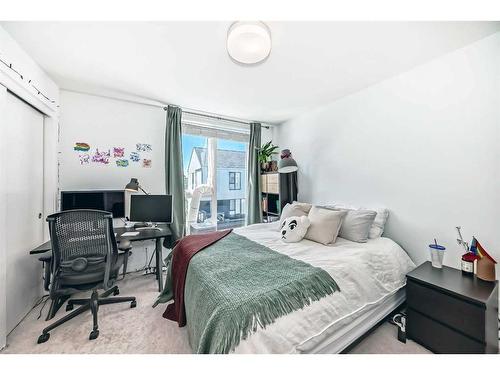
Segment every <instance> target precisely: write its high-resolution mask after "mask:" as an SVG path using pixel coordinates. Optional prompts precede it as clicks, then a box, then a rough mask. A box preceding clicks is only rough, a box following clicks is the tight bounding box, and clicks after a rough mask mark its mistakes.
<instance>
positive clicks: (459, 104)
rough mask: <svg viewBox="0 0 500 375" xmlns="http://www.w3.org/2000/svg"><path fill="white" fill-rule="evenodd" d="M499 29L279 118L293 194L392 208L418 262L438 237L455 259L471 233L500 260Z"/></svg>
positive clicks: (396, 227) (453, 262)
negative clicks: (294, 172)
mask: <svg viewBox="0 0 500 375" xmlns="http://www.w3.org/2000/svg"><path fill="white" fill-rule="evenodd" d="M499 93H500V33H496V34H494V35H492V36H490V37H487V38H485V39H483V40H480V41H478V42H476V43H474V44H471V45H469V46H467V47H465V48H462V49H459V50H457V51H454V52H452V53H450V54H448V55H445V56H444V57H441V58H439V59H436V60H434V61H432V62H430V63H427V64H425V65H422V66H420V67H418V68H416V69H413V70H411V71H409V72H406V73H404V74H401V75H400V76H397V77H395V78H392V79H389V80H387V81H384V82H382V83H380V84H377V85H375V86H372V87H371V88H368V89H365V90H363V91H360V92H358V93H356V94H353V95H350V96H348V97H345V98H343V99H340V100H338V101H335V102H333V103H331V104H329V105H328V106H325V107H322V108H318V109H316V110H314V111H311V112H308V113H304V114H303V115H302V116H300V117H298V118H295V119H292V120H291V121H288V122H286V123H285V124H283V125H280V126H277V127H276V128H277V133H278V139H277V143H278V144H279V145H280V147H281V148H285V147H287V148H290V149H291V150H292V153H293V155H294V157H295V159H296V160H297V162H298V164H299V168H300V169H299V199H300V200H303V201H311V202H314V203H332V202H345V203H352V204H357V205H366V206H370V205H375V206H385V207H387V208H389V209H390V210H391V215H390V218H389V222H388V225H387V230H386V235H387V236H388V237H391V238H393V239H394V240H395V241H396V242H398V243H399V244H401V245H402V246H403V247H404V248H405V249H406V250H407V251H408V252H409V254H410V255H411V257H412V258H413V259H414V260H415V261H416V262H417V263H420V262H423V261H425V260H426V259H427V258H428V251H427V245H428V244H429V243H431V242H432V240H433V238H434V237H436V238H437V239H438V241H439V242H440V243H442V244H443V245H445V246H446V248H447V253H446V255H445V264H448V265H450V266H453V267H459V259H460V256H461V254H462V253H463V249H462V248H460V247H459V246H458V245H457V244H456V241H455V238H456V231H455V226H457V225H461V226H462V229H463V234H464V238H465V239H467V240H469V239H470V238H471V236H472V235H475V236H476V237H477V238H478V239H479V241H480V242H481V243H482V244H483V245H484V247H485V248H486V249H487V250H488V251H489V253H490V254H491V255H492V256H494V257H496V259H497V260H499V261H500V236H499V235H498V224H499V223H500V210H499V208H500V194H499V192H500V147H499V144H500V97H499Z"/></svg>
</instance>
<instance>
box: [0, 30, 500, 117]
mask: <svg viewBox="0 0 500 375" xmlns="http://www.w3.org/2000/svg"><path fill="white" fill-rule="evenodd" d="M267 24H268V26H269V28H270V29H271V33H272V39H273V48H272V51H271V55H270V56H269V58H268V59H267V60H266V61H265V62H264V63H263V64H261V65H258V66H240V65H236V64H235V63H233V62H232V61H231V59H230V58H229V57H228V55H227V52H226V47H225V42H226V34H227V29H228V27H229V25H230V22H147V23H140V22H85V23H81V22H80V23H79V22H3V23H1V25H2V26H3V27H4V28H5V29H6V30H7V31H8V32H9V33H10V34H11V35H12V36H13V37H14V39H16V40H17V41H18V42H19V44H20V45H21V46H22V47H23V48H24V49H25V50H26V51H27V52H28V54H30V55H31V56H32V57H33V58H34V59H35V60H36V61H37V62H38V63H39V64H40V65H41V66H42V67H43V68H44V69H45V70H46V71H47V73H48V74H49V75H50V76H52V78H53V79H54V80H55V81H56V82H57V83H58V84H59V85H60V87H61V88H65V89H70V90H77V91H87V92H100V91H108V92H109V91H116V92H120V93H124V94H132V95H137V96H140V97H144V98H150V99H154V100H158V101H161V102H166V103H173V104H177V105H181V106H184V107H188V108H193V109H198V110H204V111H208V112H213V113H218V114H222V115H226V116H234V117H238V118H244V119H252V120H260V121H266V122H282V121H284V120H286V119H288V118H291V117H294V116H296V115H298V114H299V113H300V112H301V111H303V110H306V109H310V108H313V107H316V106H319V105H322V104H326V103H328V102H330V101H333V100H335V99H338V98H340V97H342V96H345V95H348V94H351V93H353V92H356V91H358V90H361V89H363V88H365V87H367V86H370V85H372V84H374V83H376V82H379V81H382V80H384V79H387V78H389V77H392V76H395V75H397V74H399V73H401V72H404V71H407V70H409V69H411V68H413V67H415V66H417V65H420V64H422V63H424V62H427V61H429V60H431V59H433V58H435V57H437V56H440V55H443V54H445V53H447V52H450V51H453V50H455V49H457V48H460V47H462V46H465V45H467V44H470V43H472V42H474V41H476V40H478V39H481V38H484V37H486V36H488V35H490V34H492V33H494V32H496V31H499V30H500V23H499V22H267Z"/></svg>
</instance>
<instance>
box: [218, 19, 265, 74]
mask: <svg viewBox="0 0 500 375" xmlns="http://www.w3.org/2000/svg"><path fill="white" fill-rule="evenodd" d="M227 52H228V53H229V56H230V57H231V58H232V59H233V61H235V62H237V63H241V64H245V65H251V64H257V63H260V62H262V61H264V60H265V59H266V58H267V57H268V56H269V54H270V53H271V32H270V30H269V28H268V27H267V25H266V24H265V23H263V22H235V23H233V24H232V25H231V27H230V28H229V31H228V32H227Z"/></svg>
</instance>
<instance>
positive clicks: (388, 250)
mask: <svg viewBox="0 0 500 375" xmlns="http://www.w3.org/2000/svg"><path fill="white" fill-rule="evenodd" d="M278 225H279V224H278V223H272V224H256V225H251V226H247V227H243V228H238V229H235V231H234V232H235V233H237V234H239V235H242V236H245V237H247V238H249V239H250V240H252V241H255V242H258V243H260V244H262V245H264V246H267V247H268V248H270V249H272V250H275V251H278V252H280V253H283V254H286V255H288V256H290V257H292V258H294V259H298V260H301V261H304V262H307V263H309V264H311V265H313V266H316V267H320V268H322V269H324V270H325V271H327V272H328V273H329V274H330V275H331V276H332V277H333V279H334V280H335V281H336V282H337V284H338V285H339V287H340V292H335V293H333V294H332V295H330V296H327V297H325V298H323V299H321V300H319V301H317V302H314V303H312V304H311V305H310V306H307V307H305V308H304V309H302V310H298V311H295V312H293V313H291V314H289V315H286V316H283V317H281V318H279V319H277V320H276V322H274V323H273V324H271V325H269V326H267V327H266V328H265V329H261V328H259V329H258V330H257V331H256V332H255V333H253V334H252V335H251V336H250V337H249V338H248V339H246V340H244V341H242V342H241V343H240V344H239V345H238V346H237V347H236V349H235V353H301V352H309V351H311V350H312V349H313V348H314V347H315V346H317V345H318V344H319V343H320V342H322V341H323V340H324V339H325V338H326V337H328V336H329V335H331V334H332V332H335V330H337V329H339V328H340V327H342V326H344V325H346V324H348V323H349V322H350V321H352V320H353V319H354V318H355V317H356V316H357V315H359V314H360V313H361V310H363V308H365V307H367V306H369V305H373V304H375V303H377V302H380V301H381V300H382V299H384V298H385V297H387V296H390V295H392V294H394V293H395V292H397V291H398V290H399V289H400V288H402V287H403V286H404V285H405V282H406V277H405V275H406V273H408V272H409V271H410V270H412V269H413V268H414V267H415V264H414V263H413V262H412V261H411V259H410V258H409V257H408V255H407V254H406V252H405V251H404V250H403V249H402V248H401V247H400V246H399V245H398V244H396V243H395V242H394V241H392V240H391V239H389V238H385V237H380V238H377V239H372V240H368V242H367V243H364V244H361V243H356V242H352V241H348V240H344V239H343V238H338V239H337V242H336V243H335V244H333V245H329V246H325V245H322V244H319V243H316V242H313V241H309V240H302V241H300V242H297V243H284V242H282V241H281V239H280V236H279V232H278Z"/></svg>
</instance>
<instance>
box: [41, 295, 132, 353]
mask: <svg viewBox="0 0 500 375" xmlns="http://www.w3.org/2000/svg"><path fill="white" fill-rule="evenodd" d="M111 294H113V295H114V296H116V295H118V294H120V290H119V289H118V287H117V286H116V285H115V286H114V287H112V288H110V289H108V290H107V291H105V292H104V293H102V294H101V295H99V294H98V293H97V291H96V290H93V291H92V295H91V297H90V298H81V299H70V300H68V303H67V305H66V311H71V310H73V308H74V305H80V307H78V308H77V309H76V310H74V311H72V312H71V313H69V314H68V315H66V316H64V317H62V318H61V319H59V320H58V321H57V322H54V323H52V324H51V325H49V326H48V327H46V328H45V329H44V330H43V331H42V334H41V335H40V337H38V344H42V343H44V342H46V341H47V340H48V339H49V338H50V333H49V332H50V331H52V330H53V329H54V328H57V327H59V326H60V325H61V324H64V323H66V322H67V321H69V320H71V319H73V318H74V317H76V316H78V315H80V314H82V313H84V312H85V311H87V310H90V311H91V312H92V318H93V327H92V331H91V332H90V335H89V340H95V339H96V338H97V337H98V336H99V326H98V323H97V312H98V311H99V306H101V305H110V304H114V303H123V302H130V308H134V307H136V306H137V301H136V299H135V297H111V298H106V297H108V296H110V295H111Z"/></svg>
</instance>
